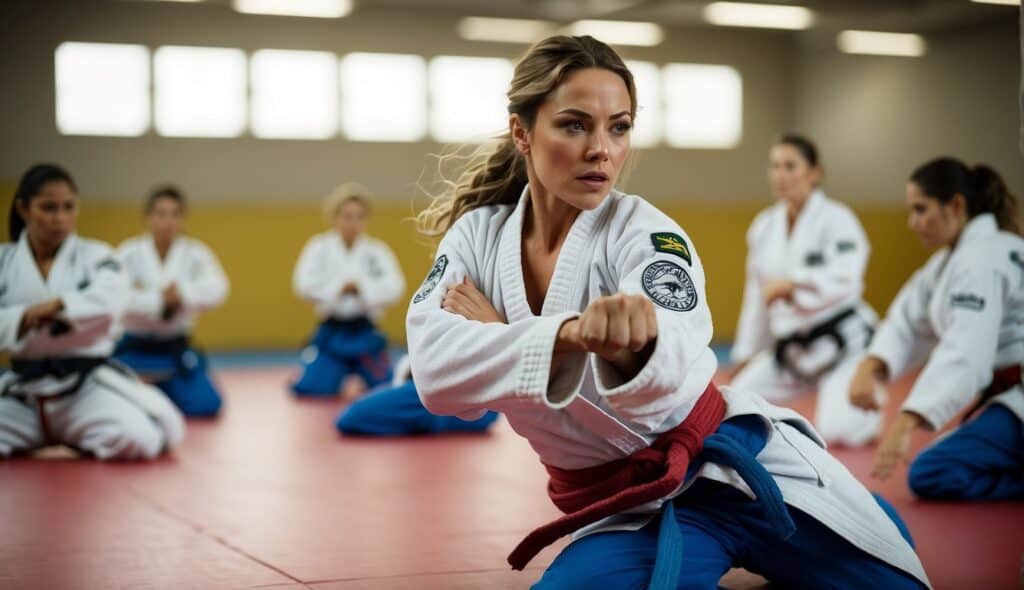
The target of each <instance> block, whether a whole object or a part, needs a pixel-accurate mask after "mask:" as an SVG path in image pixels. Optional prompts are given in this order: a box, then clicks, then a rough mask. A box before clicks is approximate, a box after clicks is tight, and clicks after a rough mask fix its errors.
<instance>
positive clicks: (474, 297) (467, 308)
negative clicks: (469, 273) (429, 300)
mask: <svg viewBox="0 0 1024 590" xmlns="http://www.w3.org/2000/svg"><path fill="white" fill-rule="evenodd" d="M441 308H442V309H444V310H447V311H450V312H452V313H456V314H459V315H460V316H462V317H464V318H466V319H467V320H475V321H478V322H483V323H485V324H486V323H499V324H504V323H506V321H505V318H504V317H502V315H501V314H500V313H498V310H496V309H494V306H493V305H491V301H490V300H489V299H488V298H487V297H485V296H484V294H483V293H481V292H480V290H479V289H477V288H476V285H474V284H473V283H472V282H470V280H469V279H468V278H466V279H463V280H462V282H461V283H459V284H458V285H455V286H453V287H449V288H448V291H447V292H446V293H445V294H444V301H442V302H441Z"/></svg>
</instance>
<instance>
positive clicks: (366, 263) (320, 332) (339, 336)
mask: <svg viewBox="0 0 1024 590" xmlns="http://www.w3.org/2000/svg"><path fill="white" fill-rule="evenodd" d="M370 198H371V197H370V193H369V192H368V191H367V190H366V189H365V188H364V187H362V186H359V185H357V184H345V185H342V186H340V187H338V188H337V189H335V190H334V192H332V193H331V194H330V195H328V197H327V199H326V201H325V203H324V215H325V217H327V219H328V220H329V221H330V222H331V223H332V224H333V226H334V227H333V228H332V229H331V230H329V231H326V232H324V233H321V234H317V235H315V236H313V237H312V238H310V240H309V241H308V242H307V243H306V246H305V247H304V248H303V249H302V254H301V255H300V256H299V262H298V264H296V266H295V274H294V276H293V279H292V283H293V285H294V288H295V292H296V293H297V294H298V295H299V297H302V298H303V299H305V300H307V301H311V302H313V303H314V304H315V305H316V312H317V315H318V316H320V319H321V323H320V326H319V327H318V328H317V330H316V333H314V334H313V337H312V339H311V340H310V342H309V344H308V345H307V346H306V348H305V349H304V350H303V351H302V376H301V377H300V378H299V380H298V381H297V382H295V383H294V384H292V391H293V392H294V393H295V394H296V395H308V396H334V395H337V394H338V390H339V388H340V387H341V384H342V382H343V381H344V380H345V378H346V377H348V376H349V375H353V374H355V375H358V376H359V377H361V378H362V379H363V381H364V382H365V383H366V386H367V387H375V386H377V385H380V384H382V383H387V382H388V381H390V380H391V362H390V360H389V359H388V342H387V339H386V338H385V337H384V334H383V333H381V332H380V331H378V330H377V327H376V326H375V325H374V322H375V321H376V320H377V319H378V318H379V317H380V316H381V315H382V314H383V313H384V311H385V310H386V309H387V308H388V307H391V306H392V305H394V304H395V302H396V301H398V298H399V297H401V296H402V293H403V292H404V291H405V279H404V278H403V276H402V270H401V268H399V266H398V260H397V259H396V258H395V255H394V253H392V252H391V248H389V247H388V245H387V244H385V243H384V242H382V241H380V240H376V239H374V238H371V237H369V236H366V235H364V233H363V232H364V230H365V229H366V220H367V217H368V216H369V214H370Z"/></svg>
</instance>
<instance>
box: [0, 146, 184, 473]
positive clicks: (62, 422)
mask: <svg viewBox="0 0 1024 590" xmlns="http://www.w3.org/2000/svg"><path fill="white" fill-rule="evenodd" d="M77 220H78V189H77V187H76V186H75V182H74V180H73V179H72V178H71V175H70V174H68V172H67V171H66V170H64V169H63V168H61V167H60V166H57V165H54V164H39V165H36V166H33V167H32V168H30V169H29V170H28V171H27V172H26V173H25V174H24V176H22V178H21V182H20V183H19V184H18V189H17V191H16V193H15V196H14V200H13V201H12V204H11V213H10V218H9V231H10V239H11V243H7V244H3V245H0V350H2V351H3V352H5V353H8V354H10V355H11V371H10V372H7V373H4V374H3V375H2V377H0V456H9V455H11V454H14V453H24V452H29V451H33V450H35V449H37V448H40V447H44V446H49V445H56V444H63V445H66V446H68V447H71V448H73V449H76V450H78V451H80V452H82V453H84V454H87V455H91V456H94V457H96V458H98V459H153V458H155V457H157V456H158V455H160V454H161V453H162V452H164V451H165V450H166V449H168V448H170V447H172V446H174V445H176V444H177V443H179V442H180V441H181V440H182V438H183V437H184V434H185V429H184V422H183V421H182V417H181V414H180V413H179V412H178V410H177V409H176V408H175V407H174V406H172V405H171V404H170V402H168V401H167V399H166V398H165V397H164V396H163V395H162V394H160V392H159V391H157V390H156V389H154V388H152V387H150V386H149V385H146V384H145V383H142V382H141V381H139V380H138V379H136V378H135V376H133V375H129V374H126V373H125V372H123V371H119V370H117V369H116V368H114V367H112V366H111V365H110V364H109V363H108V358H109V355H110V353H111V351H112V350H113V348H114V340H113V337H112V332H113V331H114V330H115V329H116V328H115V326H116V324H117V320H118V317H119V316H120V314H121V312H122V310H123V309H124V306H125V304H126V302H127V299H128V294H129V291H128V281H127V278H126V277H125V274H124V273H123V272H122V270H121V265H120V264H119V263H118V262H117V260H116V259H115V258H114V253H113V251H112V250H111V248H110V246H108V245H107V244H104V243H103V242H98V241H95V240H89V239H86V238H81V237H78V235H76V233H75V226H76V224H77Z"/></svg>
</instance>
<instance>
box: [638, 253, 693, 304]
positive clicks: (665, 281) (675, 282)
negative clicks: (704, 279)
mask: <svg viewBox="0 0 1024 590" xmlns="http://www.w3.org/2000/svg"><path fill="white" fill-rule="evenodd" d="M642 280H643V286H644V291H645V292H646V293H647V296H648V297H650V298H651V300H653V301H654V302H655V303H657V304H658V305H660V306H662V307H664V308H665V309H671V310H672V311H690V310H691V309H693V308H695V307H697V288H696V287H694V286H693V280H692V279H691V278H690V275H688V274H686V271H685V270H683V267H681V266H679V265H678V264H676V263H674V262H670V261H668V260H658V261H656V262H652V263H650V264H649V265H647V268H645V269H644V274H643V278H642Z"/></svg>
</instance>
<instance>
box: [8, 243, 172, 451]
mask: <svg viewBox="0 0 1024 590" xmlns="http://www.w3.org/2000/svg"><path fill="white" fill-rule="evenodd" d="M128 296H129V289H128V281H127V279H126V277H125V274H124V273H123V272H122V270H121V265H120V263H118V262H117V260H116V259H115V257H114V252H113V250H112V249H111V248H110V246H108V245H107V244H104V243H102V242H98V241H95V240H89V239H86V238H81V237H78V236H77V235H75V234H72V235H70V236H68V237H67V239H65V241H64V243H63V244H62V245H61V247H60V249H59V250H58V251H57V256H56V258H55V260H54V261H53V266H52V267H51V269H50V272H49V274H48V276H47V277H46V279H45V280H44V279H43V277H42V274H41V273H40V272H39V266H38V265H37V264H36V262H35V259H34V257H33V255H32V251H31V248H30V246H29V244H28V233H27V232H22V234H21V237H20V238H19V240H18V241H17V242H16V243H13V244H0V350H2V351H3V352H6V353H8V354H10V356H11V358H13V359H16V360H26V361H32V360H41V359H46V358H61V357H106V356H108V355H110V353H111V352H112V351H113V349H114V339H113V334H114V332H115V331H116V329H117V321H118V319H119V317H120V315H121V313H122V312H123V310H124V308H125V305H126V302H127V299H128ZM56 297H59V298H60V299H61V300H62V301H63V302H64V310H63V311H62V312H61V314H60V316H59V317H60V319H62V320H63V321H65V322H67V323H68V324H69V325H70V328H71V329H70V331H68V332H66V333H61V334H56V335H54V334H52V333H51V331H50V330H49V329H48V328H43V329H35V330H31V331H29V332H28V333H26V334H24V335H23V336H22V337H21V338H19V337H18V327H19V326H20V324H21V319H22V316H23V314H24V313H25V310H26V309H27V308H28V307H30V306H31V305H33V304H36V303H41V302H43V301H47V300H49V299H53V298H56ZM12 376H13V379H12V378H11V377H12ZM16 378H17V376H16V375H15V374H13V373H11V374H8V375H5V376H4V378H3V379H2V380H0V381H2V382H3V386H4V387H12V388H15V389H16V390H17V392H19V393H24V394H28V395H44V396H45V395H52V394H55V393H59V392H60V391H62V390H66V389H67V388H68V387H69V386H70V385H71V384H72V383H73V382H74V381H75V380H76V378H75V377H74V376H70V377H68V378H65V379H57V378H55V377H51V376H44V377H42V378H40V379H36V380H34V381H31V382H26V383H17V384H16V385H11V382H12V380H15V379H16ZM91 387H103V388H106V389H110V390H111V391H115V392H116V393H118V394H119V395H121V396H123V397H124V398H126V399H128V400H129V401H131V402H132V403H134V404H135V405H137V406H139V407H140V408H141V409H142V410H143V411H144V412H145V413H146V414H148V415H149V416H150V417H151V418H152V419H153V420H154V421H155V422H156V423H157V424H159V426H160V427H161V429H162V430H163V432H164V436H165V438H166V442H167V444H168V445H169V446H173V445H175V444H177V443H178V442H180V441H181V440H182V438H184V434H185V425H184V421H183V419H182V417H181V413H180V412H179V411H178V410H177V408H175V407H174V405H173V404H172V403H171V402H170V400H168V399H167V397H166V396H165V395H163V393H162V392H160V391H159V390H157V389H155V388H153V387H151V386H149V385H146V384H145V383H142V382H141V381H138V380H137V379H135V378H134V377H130V376H127V375H125V374H123V373H121V372H119V371H117V370H115V369H113V368H111V367H108V366H101V367H99V368H97V369H95V370H94V371H92V372H91V373H90V374H89V377H88V378H87V379H86V380H85V381H84V382H83V383H82V385H81V388H82V389H83V390H85V389H88V388H91Z"/></svg>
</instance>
